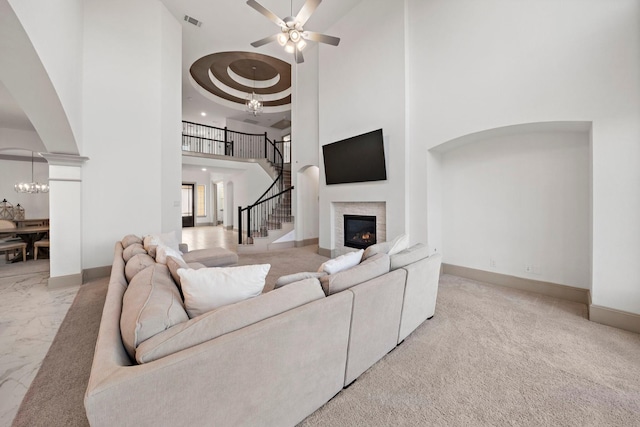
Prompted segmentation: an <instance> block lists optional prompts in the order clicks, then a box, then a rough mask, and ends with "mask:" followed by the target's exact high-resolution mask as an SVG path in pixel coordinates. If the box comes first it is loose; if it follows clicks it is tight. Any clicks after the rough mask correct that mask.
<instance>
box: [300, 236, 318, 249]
mask: <svg viewBox="0 0 640 427" xmlns="http://www.w3.org/2000/svg"><path fill="white" fill-rule="evenodd" d="M318 240H319V239H318V238H317V237H315V238H313V239H304V240H296V243H295V245H296V248H301V247H303V246H309V245H317V244H318Z"/></svg>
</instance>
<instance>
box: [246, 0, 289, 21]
mask: <svg viewBox="0 0 640 427" xmlns="http://www.w3.org/2000/svg"><path fill="white" fill-rule="evenodd" d="M247 4H248V5H249V6H251V7H252V8H254V9H255V10H257V11H258V12H260V13H261V14H263V15H264V16H266V17H267V19H269V20H270V21H272V22H274V23H275V24H276V25H278V26H280V27H286V26H287V25H286V24H285V23H284V21H283V20H282V19H280V18H278V15H276V14H275V13H273V12H271V11H270V10H269V9H267V8H266V7H264V6H263V5H261V4H260V3H258V2H257V1H256V0H247Z"/></svg>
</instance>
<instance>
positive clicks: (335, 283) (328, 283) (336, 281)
mask: <svg viewBox="0 0 640 427" xmlns="http://www.w3.org/2000/svg"><path fill="white" fill-rule="evenodd" d="M389 266H390V260H389V255H387V254H385V253H380V254H377V255H374V256H372V257H371V258H368V259H366V260H364V261H362V262H361V263H360V264H358V265H356V266H355V267H351V268H350V269H348V270H344V271H341V272H339V273H336V274H329V275H327V276H323V277H321V278H320V283H321V284H322V289H323V290H324V293H325V295H327V296H329V295H333V294H335V293H336V292H341V291H344V290H345V289H349V288H350V287H352V286H355V285H358V284H360V283H362V282H366V281H367V280H370V279H373V278H375V277H378V276H381V275H383V274H385V273H388V272H389Z"/></svg>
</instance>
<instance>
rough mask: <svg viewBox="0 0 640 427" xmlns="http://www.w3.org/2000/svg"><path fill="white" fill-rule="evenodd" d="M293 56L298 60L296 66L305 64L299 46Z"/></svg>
mask: <svg viewBox="0 0 640 427" xmlns="http://www.w3.org/2000/svg"><path fill="white" fill-rule="evenodd" d="M293 56H294V57H295V58H296V64H302V63H303V62H304V56H302V51H301V50H300V49H298V46H296V50H295V51H294V52H293Z"/></svg>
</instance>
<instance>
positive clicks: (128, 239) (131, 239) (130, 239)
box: [121, 234, 142, 249]
mask: <svg viewBox="0 0 640 427" xmlns="http://www.w3.org/2000/svg"><path fill="white" fill-rule="evenodd" d="M121 243H122V247H123V248H124V249H126V248H127V247H128V246H131V245H132V244H134V243H140V244H142V239H141V238H140V237H138V236H136V235H135V234H127V235H126V236H124V237H123V238H122V241H121Z"/></svg>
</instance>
